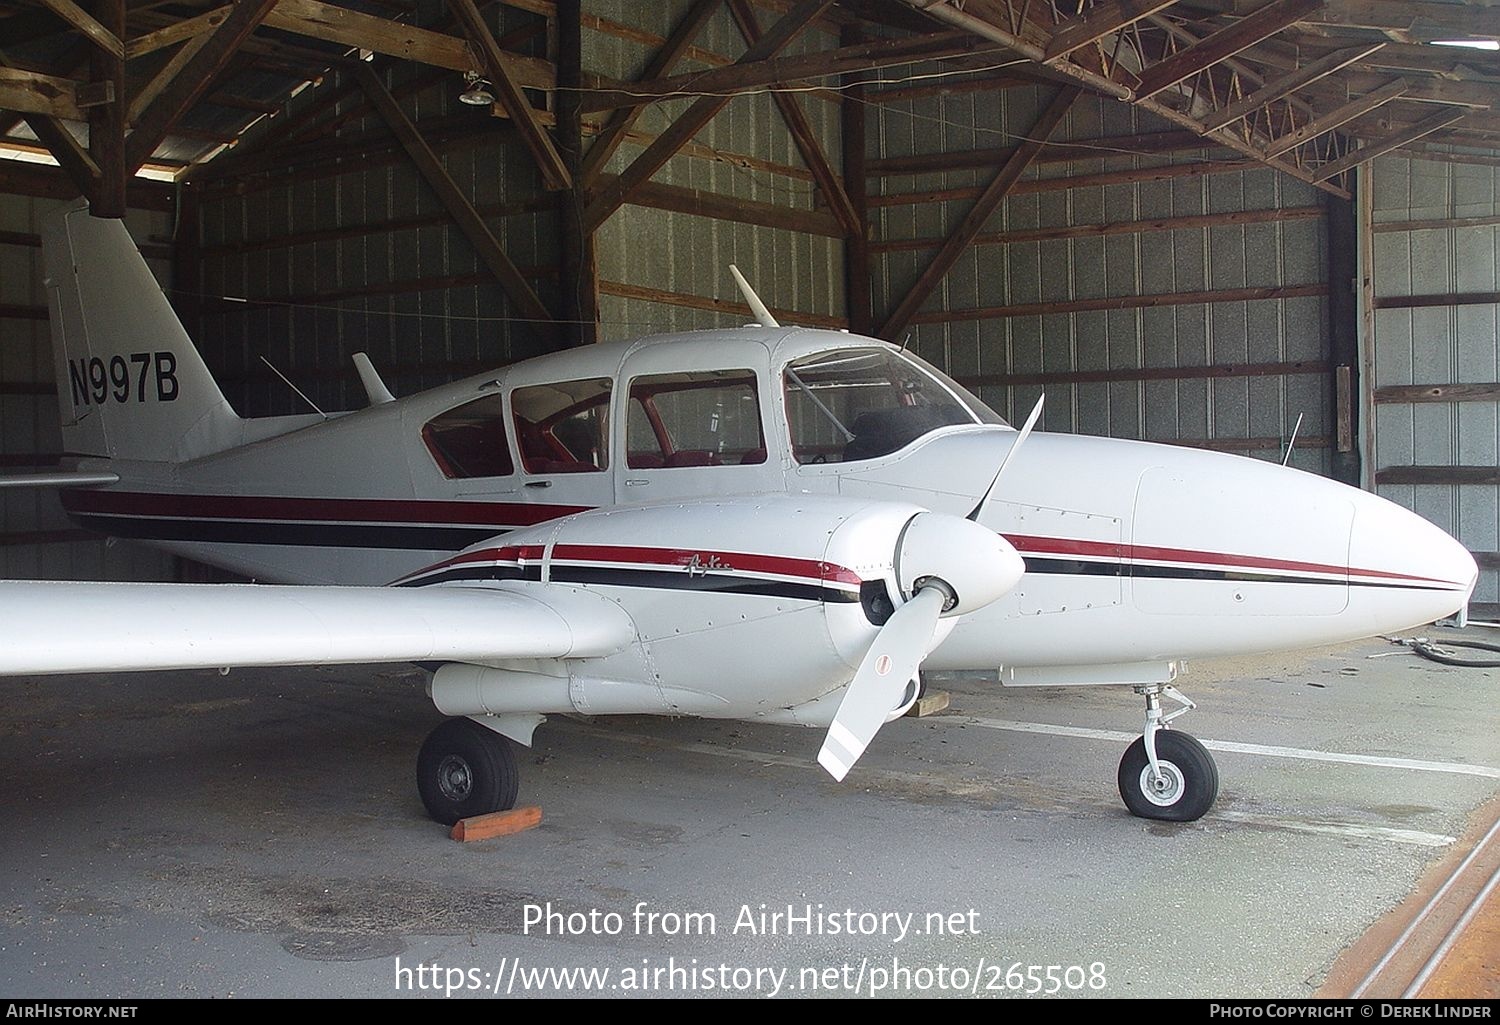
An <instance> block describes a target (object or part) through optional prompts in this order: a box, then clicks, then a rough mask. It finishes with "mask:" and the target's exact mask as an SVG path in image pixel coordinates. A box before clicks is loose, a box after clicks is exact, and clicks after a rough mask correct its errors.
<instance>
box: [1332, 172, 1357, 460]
mask: <svg viewBox="0 0 1500 1025" xmlns="http://www.w3.org/2000/svg"><path fill="white" fill-rule="evenodd" d="M1355 188H1356V189H1358V186H1357V185H1356V186H1355ZM1324 206H1325V208H1326V209H1327V211H1328V221H1327V225H1328V351H1329V362H1330V363H1331V364H1332V365H1333V373H1332V374H1331V375H1329V381H1328V386H1329V399H1330V402H1329V408H1330V409H1332V410H1333V417H1334V423H1333V425H1332V426H1333V427H1334V431H1333V434H1334V437H1335V438H1336V439H1337V442H1338V443H1337V444H1336V445H1335V446H1334V451H1333V465H1332V471H1333V476H1334V479H1336V480H1340V481H1343V482H1344V483H1345V484H1352V485H1353V486H1355V487H1359V484H1360V467H1359V449H1358V448H1357V447H1356V446H1355V444H1354V437H1355V434H1356V432H1357V431H1358V429H1359V399H1358V395H1359V391H1358V388H1359V372H1358V367H1359V316H1360V311H1359V303H1358V301H1357V299H1358V292H1357V289H1358V287H1359V264H1358V261H1357V258H1356V253H1357V249H1358V236H1357V232H1356V228H1355V217H1354V207H1355V204H1354V203H1353V202H1352V201H1350V200H1347V199H1339V198H1337V197H1336V196H1328V197H1326V200H1325V202H1324Z"/></svg>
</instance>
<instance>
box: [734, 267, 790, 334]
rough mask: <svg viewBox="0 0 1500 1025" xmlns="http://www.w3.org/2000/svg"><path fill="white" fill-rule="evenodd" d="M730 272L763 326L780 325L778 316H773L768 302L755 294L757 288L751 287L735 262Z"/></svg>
mask: <svg viewBox="0 0 1500 1025" xmlns="http://www.w3.org/2000/svg"><path fill="white" fill-rule="evenodd" d="M729 273H730V274H733V275H734V283H735V284H736V285H738V286H739V288H740V295H742V296H744V297H745V302H747V303H749V304H750V312H751V313H753V314H755V319H756V320H757V321H758V322H759V323H760V326H761V327H780V326H781V325H780V324H778V323H777V322H776V318H775V317H773V316H771V311H770V310H769V309H767V308H766V304H765V303H763V302H761V301H760V296H758V295H756V294H755V289H753V288H751V287H750V282H748V281H746V280H745V275H743V274H741V273H740V269H739V268H738V267H736V266H735V265H734V264H732V263H731V264H730V265H729Z"/></svg>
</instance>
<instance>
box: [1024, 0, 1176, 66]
mask: <svg viewBox="0 0 1500 1025" xmlns="http://www.w3.org/2000/svg"><path fill="white" fill-rule="evenodd" d="M1174 3H1176V0H1102V2H1100V3H1096V4H1094V5H1093V6H1092V7H1090V8H1089V9H1088V10H1086V11H1084V12H1083V13H1082V14H1080V15H1078V16H1077V17H1075V18H1069V19H1068V20H1067V21H1064V22H1061V23H1059V24H1058V26H1057V28H1056V29H1054V30H1053V32H1052V38H1051V40H1049V41H1048V43H1047V46H1046V48H1045V49H1044V50H1043V52H1044V53H1045V54H1046V58H1047V60H1049V61H1050V60H1056V59H1057V58H1059V57H1063V56H1065V55H1067V54H1068V53H1071V52H1072V51H1074V50H1076V49H1078V48H1079V47H1080V46H1087V45H1088V44H1089V43H1092V42H1093V41H1094V40H1096V39H1101V38H1103V37H1104V36H1107V35H1109V34H1110V33H1111V32H1118V31H1119V30H1120V29H1122V28H1124V27H1125V26H1126V25H1129V24H1130V23H1131V22H1134V21H1139V20H1140V19H1142V18H1144V17H1146V16H1147V15H1148V14H1155V13H1156V12H1157V11H1160V10H1162V9H1163V8H1166V7H1171V6H1172V4H1174Z"/></svg>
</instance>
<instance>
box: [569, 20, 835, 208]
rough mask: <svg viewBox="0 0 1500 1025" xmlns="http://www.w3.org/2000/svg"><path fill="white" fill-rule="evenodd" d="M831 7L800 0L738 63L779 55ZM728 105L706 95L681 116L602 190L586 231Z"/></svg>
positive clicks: (622, 201)
mask: <svg viewBox="0 0 1500 1025" xmlns="http://www.w3.org/2000/svg"><path fill="white" fill-rule="evenodd" d="M832 5H833V0H798V2H797V4H796V5H795V6H793V7H792V9H791V10H789V11H788V12H787V13H786V14H785V15H783V16H782V17H781V19H780V20H779V21H777V22H776V24H775V25H773V26H771V29H770V31H769V32H767V33H766V34H765V35H763V36H761V39H760V42H758V43H756V44H755V45H754V46H752V47H750V48H749V49H748V50H746V51H745V53H744V54H743V55H742V56H741V57H740V59H739V63H742V64H749V63H752V62H754V61H759V60H765V59H766V58H767V57H772V56H775V55H776V54H778V53H780V52H781V51H782V50H783V49H785V48H786V46H787V45H788V44H790V43H791V41H792V40H793V39H795V38H797V36H798V35H800V34H801V33H802V31H803V30H804V29H806V28H807V26H808V25H809V24H810V23H811V22H812V21H813V19H815V18H817V17H818V16H819V15H820V14H822V13H823V12H824V11H826V10H827V9H828V8H829V7H831V6H832ZM728 102H729V97H728V96H705V97H702V98H701V99H699V100H698V101H697V102H695V103H694V104H693V105H692V106H691V107H689V108H688V109H687V110H686V111H684V112H683V113H682V114H680V115H678V117H677V119H676V120H675V121H673V122H672V125H671V127H670V128H668V129H667V130H666V131H665V132H663V133H662V134H661V135H659V136H658V137H657V139H656V141H655V142H654V143H652V144H651V145H650V146H648V147H647V148H646V151H645V152H644V153H642V154H640V155H639V156H638V157H636V158H635V160H634V161H632V162H631V164H630V166H629V167H627V168H626V169H625V170H624V172H622V173H621V174H620V176H619V177H618V178H616V179H615V180H614V181H613V182H612V183H611V184H610V185H608V186H607V187H605V188H603V189H601V190H600V192H599V195H598V196H597V197H596V198H595V199H594V201H593V202H592V203H590V204H589V206H588V208H587V209H586V210H585V211H584V218H583V220H584V225H585V228H586V229H588V230H592V229H594V228H596V227H598V226H599V225H600V224H603V223H604V222H605V221H606V220H608V219H609V216H610V215H611V214H613V213H614V212H615V211H616V210H618V209H619V208H620V206H621V205H622V204H623V203H625V202H626V201H627V200H628V199H629V198H630V194H631V193H632V192H634V191H635V190H636V189H638V188H640V187H641V186H642V185H644V184H645V183H646V182H647V181H649V180H650V178H651V176H652V175H654V174H655V173H656V172H657V171H659V170H661V168H662V166H663V165H665V164H666V162H667V161H668V160H670V159H672V155H673V154H675V153H676V152H677V151H678V150H679V149H681V148H682V147H683V145H684V144H685V143H686V142H687V141H688V140H689V139H691V138H692V137H693V136H694V135H697V134H698V132H699V131H700V130H701V129H702V128H703V126H704V125H706V124H708V122H709V121H711V120H712V119H713V116H714V115H715V114H717V113H718V112H719V111H720V110H722V109H723V108H724V105H725V104H727V103H728Z"/></svg>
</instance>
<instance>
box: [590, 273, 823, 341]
mask: <svg viewBox="0 0 1500 1025" xmlns="http://www.w3.org/2000/svg"><path fill="white" fill-rule="evenodd" d="M599 292H600V294H602V295H612V296H616V297H618V298H621V299H639V300H641V301H642V302H648V303H664V304H666V305H668V306H682V307H686V308H687V309H690V310H706V311H708V312H709V313H722V314H724V315H726V316H733V317H740V318H742V319H743V320H750V319H753V318H754V316H755V314H753V313H752V312H750V307H749V306H746V305H745V304H744V303H741V302H731V301H729V300H727V299H710V298H708V297H707V296H702V295H690V294H688V293H686V292H673V291H669V290H668V289H664V288H649V287H647V286H645V285H633V284H628V283H626V282H623V281H601V282H599ZM770 309H771V313H772V315H774V316H775V317H776V319H777V320H779V321H781V322H782V323H783V324H801V325H804V326H806V327H826V328H833V329H838V328H841V327H847V326H848V324H847V322H846V321H845V320H844V319H843V318H842V317H830V316H828V315H827V314H825V313H808V312H804V311H799V310H786V309H782V308H781V307H778V306H772V307H771V308H770Z"/></svg>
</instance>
